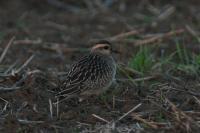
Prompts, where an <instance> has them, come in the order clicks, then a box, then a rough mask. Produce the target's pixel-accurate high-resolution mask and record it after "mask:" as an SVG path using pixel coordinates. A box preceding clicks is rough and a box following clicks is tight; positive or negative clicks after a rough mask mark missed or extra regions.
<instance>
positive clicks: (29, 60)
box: [15, 55, 35, 73]
mask: <svg viewBox="0 0 200 133" xmlns="http://www.w3.org/2000/svg"><path fill="white" fill-rule="evenodd" d="M34 57H35V55H32V56H31V57H29V58H28V60H26V62H25V63H24V64H23V65H22V66H21V67H20V68H18V69H17V70H16V71H15V72H16V73H19V72H20V71H21V70H22V69H24V68H25V67H26V66H27V65H28V64H29V63H30V62H31V60H32V59H33V58H34Z"/></svg>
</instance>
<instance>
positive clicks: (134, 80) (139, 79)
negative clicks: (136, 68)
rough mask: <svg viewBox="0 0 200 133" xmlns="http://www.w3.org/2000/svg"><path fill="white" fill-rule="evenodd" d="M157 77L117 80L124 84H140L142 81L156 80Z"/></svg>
mask: <svg viewBox="0 0 200 133" xmlns="http://www.w3.org/2000/svg"><path fill="white" fill-rule="evenodd" d="M156 77H157V76H148V77H142V78H136V79H116V80H117V81H122V82H125V81H132V82H140V81H148V80H151V79H154V78H156Z"/></svg>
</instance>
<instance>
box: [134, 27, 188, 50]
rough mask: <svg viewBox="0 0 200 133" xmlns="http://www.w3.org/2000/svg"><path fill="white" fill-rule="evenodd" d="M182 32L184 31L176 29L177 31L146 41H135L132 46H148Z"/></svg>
mask: <svg viewBox="0 0 200 133" xmlns="http://www.w3.org/2000/svg"><path fill="white" fill-rule="evenodd" d="M184 31H185V30H184V29H178V30H175V31H170V32H167V33H165V34H162V35H157V36H154V37H151V38H147V39H144V40H139V41H136V42H135V44H134V45H135V46H140V45H145V44H150V43H153V42H156V41H159V40H162V39H164V38H168V37H171V36H173V35H178V34H181V33H183V32H184Z"/></svg>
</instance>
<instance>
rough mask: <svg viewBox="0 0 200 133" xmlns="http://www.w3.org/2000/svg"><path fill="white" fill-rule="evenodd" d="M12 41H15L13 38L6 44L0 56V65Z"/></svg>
mask: <svg viewBox="0 0 200 133" xmlns="http://www.w3.org/2000/svg"><path fill="white" fill-rule="evenodd" d="M14 40H15V36H14V37H12V38H11V39H10V41H9V42H8V44H7V46H6V47H5V49H4V51H3V53H2V54H1V57H0V64H1V62H2V61H3V59H4V57H5V55H6V53H7V51H8V49H9V47H10V46H11V44H12V43H13V41H14Z"/></svg>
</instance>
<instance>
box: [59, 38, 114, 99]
mask: <svg viewBox="0 0 200 133" xmlns="http://www.w3.org/2000/svg"><path fill="white" fill-rule="evenodd" d="M111 51H112V49H111V45H110V43H109V42H107V41H99V42H98V43H96V45H94V46H93V47H92V48H91V51H90V53H89V54H88V55H86V56H84V57H82V58H81V59H80V60H78V61H77V62H75V64H73V65H72V67H71V68H70V70H69V72H68V74H67V78H66V80H65V81H64V82H63V83H62V84H61V87H60V90H61V91H60V92H59V94H58V95H59V96H71V95H77V94H78V95H83V96H85V95H86V96H87V95H99V94H100V93H101V92H103V91H105V90H106V89H107V88H109V86H110V85H111V84H112V82H113V80H114V79H115V74H116V64H115V61H114V60H113V58H112V56H111Z"/></svg>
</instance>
